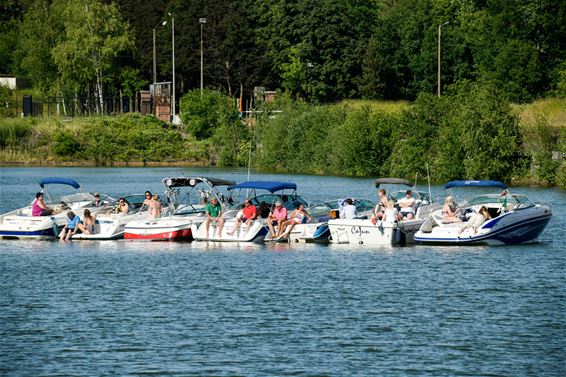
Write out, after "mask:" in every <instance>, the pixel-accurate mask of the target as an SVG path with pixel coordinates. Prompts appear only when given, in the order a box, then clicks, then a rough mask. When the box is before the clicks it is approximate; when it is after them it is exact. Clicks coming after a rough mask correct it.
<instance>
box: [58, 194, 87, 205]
mask: <svg viewBox="0 0 566 377" xmlns="http://www.w3.org/2000/svg"><path fill="white" fill-rule="evenodd" d="M60 200H61V201H62V202H65V203H67V204H68V203H77V202H92V201H94V195H92V194H91V193H90V192H77V193H74V194H69V195H64V196H62V197H61V199H60Z"/></svg>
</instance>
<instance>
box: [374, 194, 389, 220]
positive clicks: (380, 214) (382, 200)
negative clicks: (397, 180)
mask: <svg viewBox="0 0 566 377" xmlns="http://www.w3.org/2000/svg"><path fill="white" fill-rule="evenodd" d="M377 196H378V199H379V200H378V202H377V204H376V206H375V209H374V210H373V214H372V215H371V222H372V223H373V224H374V225H375V224H376V223H377V220H382V219H383V218H384V216H385V209H386V208H387V206H388V203H387V195H386V192H385V189H383V188H380V189H379V190H377Z"/></svg>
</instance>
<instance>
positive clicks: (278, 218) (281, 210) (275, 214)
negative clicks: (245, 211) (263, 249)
mask: <svg viewBox="0 0 566 377" xmlns="http://www.w3.org/2000/svg"><path fill="white" fill-rule="evenodd" d="M285 220H287V208H285V207H283V203H281V202H280V201H276V202H275V208H274V209H273V211H271V213H270V214H269V216H268V217H267V226H268V228H269V233H270V235H271V238H272V239H274V238H277V237H279V236H280V235H281V231H282V229H281V228H282V224H283V221H285ZM274 225H276V226H277V235H275V229H274V228H273V226H274Z"/></svg>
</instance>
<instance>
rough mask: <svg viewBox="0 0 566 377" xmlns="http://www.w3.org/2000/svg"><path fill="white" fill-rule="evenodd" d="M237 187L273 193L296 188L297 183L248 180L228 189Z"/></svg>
mask: <svg viewBox="0 0 566 377" xmlns="http://www.w3.org/2000/svg"><path fill="white" fill-rule="evenodd" d="M236 189H255V190H267V191H269V192H271V193H274V192H275V191H280V190H285V189H290V190H296V189H297V185H296V184H295V183H291V182H276V181H273V182H272V181H247V182H242V183H238V184H237V185H233V186H230V187H228V190H236Z"/></svg>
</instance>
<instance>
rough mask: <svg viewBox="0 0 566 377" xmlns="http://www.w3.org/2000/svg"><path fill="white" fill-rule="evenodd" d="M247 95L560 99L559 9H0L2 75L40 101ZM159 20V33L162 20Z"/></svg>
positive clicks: (370, 4) (501, 5)
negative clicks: (439, 92)
mask: <svg viewBox="0 0 566 377" xmlns="http://www.w3.org/2000/svg"><path fill="white" fill-rule="evenodd" d="M169 14H171V15H172V16H173V17H174V20H175V47H176V48H175V61H176V67H175V71H176V84H177V88H176V91H177V93H178V94H179V95H178V97H177V98H180V97H181V95H182V94H184V93H187V92H189V91H190V90H191V89H194V88H198V87H200V68H201V67H200V39H201V24H199V19H200V18H206V23H205V24H202V32H203V40H204V65H203V67H204V86H205V87H206V88H209V89H212V90H217V91H221V92H222V93H224V94H226V95H229V96H234V95H235V96H239V95H240V92H239V91H240V87H241V86H242V87H243V88H244V89H243V92H244V95H245V96H246V97H248V98H249V97H251V94H252V90H253V87H254V86H265V87H267V88H269V89H283V90H284V91H286V92H287V93H289V94H290V95H291V96H292V97H293V98H299V97H300V98H303V99H307V100H309V101H312V102H318V103H331V102H335V101H338V100H342V99H347V98H369V99H406V100H411V101H412V100H415V99H417V98H418V97H419V95H420V94H421V93H435V92H436V85H437V52H438V51H437V50H438V47H437V46H438V31H439V25H443V26H442V36H441V47H442V48H441V52H442V53H441V83H442V86H443V88H446V87H447V86H449V85H452V84H454V83H459V82H462V81H472V82H489V83H490V84H491V85H492V86H495V87H498V88H499V89H501V91H502V93H503V95H504V96H505V98H506V99H508V100H510V101H512V102H515V103H521V102H528V101H530V100H532V99H534V98H540V97H543V96H547V95H552V96H564V95H566V58H565V57H566V2H564V1H556V0H522V1H501V0H486V1H477V0H462V1H453V0H395V1H391V0H372V1H368V0H275V1H262V0H261V1H258V0H215V1H205V2H203V1H200V0H155V1H146V0H115V1H110V0H105V1H102V0H58V1H50V0H24V1H11V0H8V1H3V2H2V3H1V4H0V73H3V74H13V75H18V76H24V77H27V78H29V79H30V80H31V81H32V83H33V85H34V87H35V88H36V89H38V90H40V91H41V93H42V94H44V95H57V96H63V97H64V96H79V97H91V98H98V99H101V98H102V97H104V96H112V95H118V93H120V92H122V94H123V95H132V94H133V93H135V91H137V90H140V89H147V87H148V84H149V83H150V82H153V73H152V72H153V58H152V57H153V43H152V34H153V33H152V31H153V29H155V31H156V41H157V43H156V56H157V81H171V77H172V71H173V69H172V68H173V67H172V59H171V58H172V38H171V23H172V22H171V21H172V18H171V16H169ZM164 21H167V24H166V25H165V26H163V22H164Z"/></svg>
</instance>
